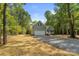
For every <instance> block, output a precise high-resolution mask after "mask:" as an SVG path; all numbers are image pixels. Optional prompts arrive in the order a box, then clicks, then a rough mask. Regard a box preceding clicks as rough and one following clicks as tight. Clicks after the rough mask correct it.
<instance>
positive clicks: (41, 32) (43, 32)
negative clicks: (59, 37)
mask: <svg viewBox="0 0 79 59" xmlns="http://www.w3.org/2000/svg"><path fill="white" fill-rule="evenodd" d="M35 35H45V31H35Z"/></svg>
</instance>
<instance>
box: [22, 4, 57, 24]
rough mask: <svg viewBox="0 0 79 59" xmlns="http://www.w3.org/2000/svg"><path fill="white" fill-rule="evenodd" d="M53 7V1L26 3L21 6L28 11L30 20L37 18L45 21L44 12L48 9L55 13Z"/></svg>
mask: <svg viewBox="0 0 79 59" xmlns="http://www.w3.org/2000/svg"><path fill="white" fill-rule="evenodd" d="M55 7H56V6H55V4H53V3H27V4H26V5H24V7H23V8H24V10H25V11H28V13H29V14H30V15H31V19H32V21H34V20H37V21H42V22H43V23H45V22H46V18H45V16H44V14H45V12H46V11H47V10H49V11H51V12H52V13H55V11H54V9H55Z"/></svg>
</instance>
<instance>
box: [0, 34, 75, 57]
mask: <svg viewBox="0 0 79 59" xmlns="http://www.w3.org/2000/svg"><path fill="white" fill-rule="evenodd" d="M0 55H1V56H74V55H76V54H73V53H71V52H67V51H63V50H61V49H58V48H56V47H54V46H51V45H49V44H47V43H44V42H41V41H38V40H37V38H34V37H33V36H30V35H16V36H8V43H7V44H6V45H4V46H1V47H0Z"/></svg>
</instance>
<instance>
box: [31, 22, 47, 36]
mask: <svg viewBox="0 0 79 59" xmlns="http://www.w3.org/2000/svg"><path fill="white" fill-rule="evenodd" d="M32 30H33V31H32V34H33V35H45V30H46V27H45V25H44V24H43V23H42V22H41V21H39V22H37V23H36V24H34V25H33V26H32Z"/></svg>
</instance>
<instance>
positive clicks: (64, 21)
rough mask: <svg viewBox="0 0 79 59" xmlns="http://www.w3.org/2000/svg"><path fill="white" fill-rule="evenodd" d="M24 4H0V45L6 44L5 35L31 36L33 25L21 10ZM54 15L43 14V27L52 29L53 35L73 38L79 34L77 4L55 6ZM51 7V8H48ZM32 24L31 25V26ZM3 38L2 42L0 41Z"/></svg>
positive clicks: (48, 12) (50, 13)
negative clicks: (44, 21)
mask: <svg viewBox="0 0 79 59" xmlns="http://www.w3.org/2000/svg"><path fill="white" fill-rule="evenodd" d="M24 5H25V4H19V3H18V4H12V3H11V4H8V3H4V4H0V43H3V44H6V42H7V35H17V34H31V31H32V28H30V26H31V25H32V24H34V22H32V20H31V16H30V14H29V13H28V12H27V11H25V10H24V9H23V6H24ZM55 5H56V8H55V9H54V10H55V13H54V14H53V13H52V12H51V11H50V10H47V11H46V12H45V17H46V19H47V22H46V23H45V26H51V27H53V28H54V34H66V35H70V37H72V38H75V35H78V34H79V4H77V3H74V4H71V3H59V4H55ZM50 7H51V6H50ZM40 11H41V10H40ZM31 23H32V24H31ZM2 37H3V40H1V39H2Z"/></svg>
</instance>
